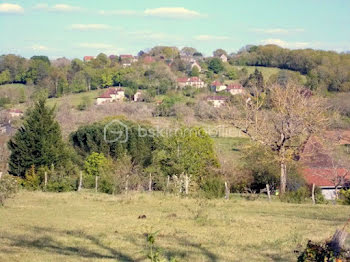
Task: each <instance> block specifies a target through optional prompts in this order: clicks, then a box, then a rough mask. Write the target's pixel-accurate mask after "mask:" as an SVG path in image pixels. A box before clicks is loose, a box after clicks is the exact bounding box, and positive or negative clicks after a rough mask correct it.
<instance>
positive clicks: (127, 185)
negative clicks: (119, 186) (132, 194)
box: [125, 174, 129, 194]
mask: <svg viewBox="0 0 350 262" xmlns="http://www.w3.org/2000/svg"><path fill="white" fill-rule="evenodd" d="M128 190H129V174H128V175H126V181H125V194H127V193H128Z"/></svg>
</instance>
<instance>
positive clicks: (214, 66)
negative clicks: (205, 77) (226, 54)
mask: <svg viewBox="0 0 350 262" xmlns="http://www.w3.org/2000/svg"><path fill="white" fill-rule="evenodd" d="M208 68H209V69H210V70H211V71H213V72H214V73H215V74H218V73H220V72H222V71H224V69H225V68H224V64H223V63H222V61H221V59H219V58H213V59H211V60H210V61H209V65H208Z"/></svg>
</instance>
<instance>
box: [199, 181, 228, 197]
mask: <svg viewBox="0 0 350 262" xmlns="http://www.w3.org/2000/svg"><path fill="white" fill-rule="evenodd" d="M200 189H201V191H202V195H203V196H204V197H206V198H222V197H224V195H225V182H224V181H223V179H222V178H221V177H218V176H213V175H211V176H208V177H205V178H203V180H202V181H201V183H200Z"/></svg>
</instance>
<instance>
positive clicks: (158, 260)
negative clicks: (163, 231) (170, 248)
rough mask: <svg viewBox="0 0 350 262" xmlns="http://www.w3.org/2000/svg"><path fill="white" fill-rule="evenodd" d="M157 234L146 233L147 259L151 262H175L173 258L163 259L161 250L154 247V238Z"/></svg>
mask: <svg viewBox="0 0 350 262" xmlns="http://www.w3.org/2000/svg"><path fill="white" fill-rule="evenodd" d="M157 234H158V231H157V232H154V233H148V234H147V235H146V236H147V239H146V240H147V245H148V249H149V251H148V254H147V257H148V259H149V260H150V261H151V262H167V261H169V262H176V259H175V258H171V259H170V260H168V259H165V258H164V257H163V256H162V254H161V250H160V249H159V248H157V247H156V245H155V242H156V236H157Z"/></svg>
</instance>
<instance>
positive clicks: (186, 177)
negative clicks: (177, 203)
mask: <svg viewBox="0 0 350 262" xmlns="http://www.w3.org/2000/svg"><path fill="white" fill-rule="evenodd" d="M188 185H189V178H188V175H187V174H186V175H185V194H186V195H188Z"/></svg>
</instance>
